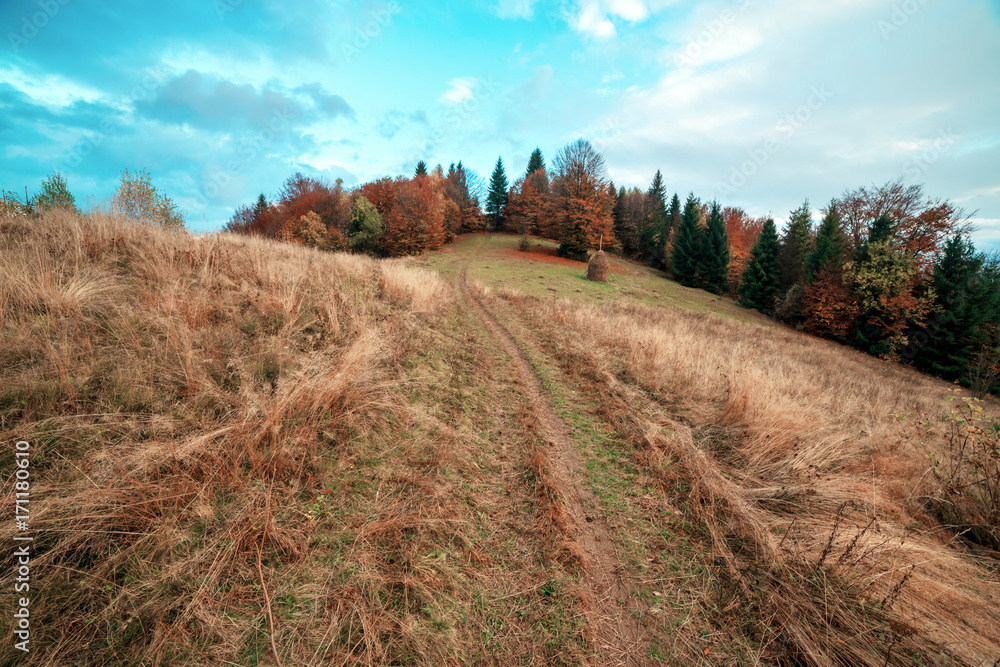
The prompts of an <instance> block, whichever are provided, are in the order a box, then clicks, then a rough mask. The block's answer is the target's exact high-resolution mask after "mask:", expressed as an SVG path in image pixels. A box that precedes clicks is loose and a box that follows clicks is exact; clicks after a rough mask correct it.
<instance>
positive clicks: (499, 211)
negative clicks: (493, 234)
mask: <svg viewBox="0 0 1000 667" xmlns="http://www.w3.org/2000/svg"><path fill="white" fill-rule="evenodd" d="M507 185H508V184H507V174H506V173H504V169H503V160H502V159H501V158H499V157H498V158H497V165H496V167H494V168H493V175H492V176H490V190H489V193H488V194H487V195H486V215H487V216H489V218H490V225H491V228H492V229H500V228H501V227H502V225H503V218H504V212H505V209H506V208H507Z"/></svg>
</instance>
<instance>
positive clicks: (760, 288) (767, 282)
mask: <svg viewBox="0 0 1000 667" xmlns="http://www.w3.org/2000/svg"><path fill="white" fill-rule="evenodd" d="M778 250H779V246H778V230H777V228H776V227H775V226H774V220H772V219H771V218H768V220H767V222H765V223H764V228H763V229H762V230H761V232H760V237H759V238H758V239H757V243H756V244H754V247H753V250H751V251H750V263H749V264H747V268H746V270H745V271H744V272H743V277H742V279H741V280H740V288H739V292H738V294H739V304H740V305H741V306H744V307H746V308H753V309H755V310H759V311H760V312H762V313H765V314H770V313H771V311H772V310H773V309H774V299H775V296H776V294H777V291H778Z"/></svg>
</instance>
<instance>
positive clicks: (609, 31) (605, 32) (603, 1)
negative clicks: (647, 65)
mask: <svg viewBox="0 0 1000 667" xmlns="http://www.w3.org/2000/svg"><path fill="white" fill-rule="evenodd" d="M652 4H654V5H656V6H655V7H653V8H651V7H650V5H651V3H650V2H647V1H646V0H578V1H577V3H576V5H575V6H574V8H573V10H571V11H569V12H568V13H567V14H566V19H567V21H568V23H569V24H570V26H571V27H572V28H573V30H575V31H577V32H579V33H581V34H584V35H588V36H590V37H596V38H598V39H609V38H611V37H615V36H616V35H617V34H618V30H617V29H616V28H615V24H614V22H613V21H612V19H614V18H617V19H621V20H622V21H625V22H627V23H641V22H642V21H645V20H646V19H647V18H649V16H650V14H651V12H652V10H653V9H659V8H660V6H661V5H663V4H669V2H668V3H664V2H663V0H656V1H654V2H653V3H652Z"/></svg>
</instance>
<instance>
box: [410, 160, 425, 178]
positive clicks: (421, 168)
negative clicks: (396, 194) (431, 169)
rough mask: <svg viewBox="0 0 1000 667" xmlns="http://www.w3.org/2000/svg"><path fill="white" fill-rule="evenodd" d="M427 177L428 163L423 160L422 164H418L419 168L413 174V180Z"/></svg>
mask: <svg viewBox="0 0 1000 667" xmlns="http://www.w3.org/2000/svg"><path fill="white" fill-rule="evenodd" d="M426 175H427V163H426V162H424V161H423V160H421V161H420V162H418V163H417V168H416V170H415V171H414V172H413V178H416V177H417V176H426Z"/></svg>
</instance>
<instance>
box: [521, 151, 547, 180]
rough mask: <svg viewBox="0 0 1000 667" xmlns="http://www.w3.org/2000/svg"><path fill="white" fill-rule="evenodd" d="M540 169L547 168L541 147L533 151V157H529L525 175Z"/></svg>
mask: <svg viewBox="0 0 1000 667" xmlns="http://www.w3.org/2000/svg"><path fill="white" fill-rule="evenodd" d="M539 169H545V161H544V160H543V159H542V151H541V149H539V148H535V150H533V151H532V152H531V157H529V158H528V168H527V169H526V170H525V172H524V177H525V178H527V177H528V176H531V175H532V174H533V173H535V172H536V171H538V170H539Z"/></svg>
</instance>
